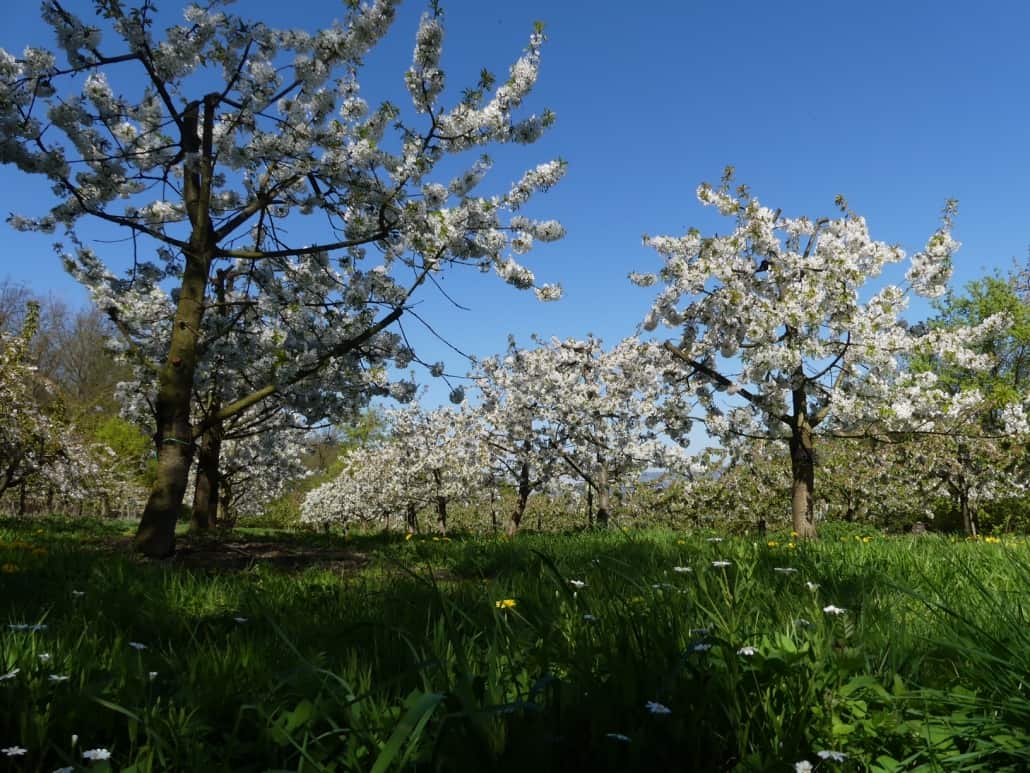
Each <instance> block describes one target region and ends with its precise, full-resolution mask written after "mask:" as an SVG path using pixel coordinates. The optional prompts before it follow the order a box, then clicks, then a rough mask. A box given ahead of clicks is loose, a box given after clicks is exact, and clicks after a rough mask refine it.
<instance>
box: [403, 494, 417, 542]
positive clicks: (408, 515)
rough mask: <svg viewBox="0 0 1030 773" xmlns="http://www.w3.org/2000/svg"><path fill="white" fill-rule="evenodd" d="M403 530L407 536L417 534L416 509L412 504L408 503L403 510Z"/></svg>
mask: <svg viewBox="0 0 1030 773" xmlns="http://www.w3.org/2000/svg"><path fill="white" fill-rule="evenodd" d="M404 529H405V531H407V533H408V534H418V508H417V507H415V503H414V502H408V506H407V507H406V508H405V509H404Z"/></svg>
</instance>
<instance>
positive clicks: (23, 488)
mask: <svg viewBox="0 0 1030 773" xmlns="http://www.w3.org/2000/svg"><path fill="white" fill-rule="evenodd" d="M27 491H28V486H27V485H26V483H25V479H24V478H22V479H21V485H20V486H19V487H18V515H19V516H22V515H25V499H26V494H27Z"/></svg>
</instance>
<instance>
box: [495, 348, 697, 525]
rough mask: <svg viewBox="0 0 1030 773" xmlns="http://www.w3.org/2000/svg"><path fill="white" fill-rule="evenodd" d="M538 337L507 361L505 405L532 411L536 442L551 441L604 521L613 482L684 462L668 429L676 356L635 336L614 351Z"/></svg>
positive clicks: (505, 362)
mask: <svg viewBox="0 0 1030 773" xmlns="http://www.w3.org/2000/svg"><path fill="white" fill-rule="evenodd" d="M537 343H539V344H540V345H539V346H538V347H537V348H535V349H526V350H516V351H515V352H514V354H512V355H511V356H509V357H508V358H505V360H504V361H503V364H504V367H505V368H506V369H507V370H508V373H506V374H505V378H506V381H505V388H506V389H507V390H509V391H513V392H515V393H517V397H516V396H514V395H509V396H508V399H507V400H505V401H503V402H502V406H503V407H504V408H510V409H513V410H514V409H518V410H524V411H527V412H529V413H531V414H532V416H533V421H534V424H535V425H536V426H537V427H538V428H540V429H541V430H542V431H541V433H540V434H539V435H538V437H537V441H536V442H547V443H550V444H551V448H550V449H548V453H549V454H553V455H555V456H556V457H557V458H559V459H560V460H561V461H562V462H563V463H564V465H565V466H566V467H567V468H568V470H569V471H570V472H571V473H572V474H573V475H575V476H576V477H578V478H579V479H580V480H582V481H583V483H584V484H585V485H586V486H587V489H588V493H589V494H590V495H591V496H590V498H591V499H593V496H596V498H597V521H598V523H600V524H602V525H606V524H607V523H608V519H609V516H610V513H611V492H612V488H613V486H615V485H617V484H619V483H632V481H633V479H634V478H636V477H639V475H640V473H642V472H643V471H644V470H646V469H648V468H661V469H668V468H671V467H678V466H680V465H681V464H682V463H683V462H684V459H685V455H684V452H683V450H682V447H681V446H679V445H676V444H674V443H672V442H670V441H669V440H668V437H667V436H666V435H665V434H664V433H665V431H666V430H667V427H666V424H665V420H666V418H667V417H666V415H665V412H664V407H663V403H662V397H663V394H664V390H663V388H662V387H663V385H664V382H665V379H664V377H663V374H665V375H668V376H670V378H671V376H672V375H673V374H672V373H671V371H672V369H673V368H674V361H673V359H672V357H671V356H670V355H669V354H668V352H666V351H665V350H664V349H662V348H661V347H660V346H659V345H657V344H654V343H644V342H641V341H639V340H638V339H636V338H628V339H626V340H624V341H622V342H620V343H619V344H618V345H617V346H615V347H614V348H612V349H610V350H605V349H604V347H603V344H602V342H601V341H600V340H598V339H596V338H593V337H590V338H587V339H585V340H576V339H567V340H564V341H561V340H558V339H557V338H552V339H551V340H550V341H549V342H548V343H543V342H540V341H537ZM488 367H490V366H488ZM495 381H496V379H495ZM494 402H495V403H496V401H494Z"/></svg>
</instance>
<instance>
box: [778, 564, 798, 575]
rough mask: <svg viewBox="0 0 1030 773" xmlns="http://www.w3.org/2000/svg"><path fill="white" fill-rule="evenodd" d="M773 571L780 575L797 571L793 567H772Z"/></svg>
mask: <svg viewBox="0 0 1030 773" xmlns="http://www.w3.org/2000/svg"><path fill="white" fill-rule="evenodd" d="M773 571H774V572H779V573H780V574H794V573H795V572H796V571H797V569H795V568H794V567H793V566H775V567H773Z"/></svg>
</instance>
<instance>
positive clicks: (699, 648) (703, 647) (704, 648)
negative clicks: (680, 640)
mask: <svg viewBox="0 0 1030 773" xmlns="http://www.w3.org/2000/svg"><path fill="white" fill-rule="evenodd" d="M711 648H712V645H711V644H706V643H705V642H698V643H697V644H691V645H690V651H691V652H708V650H710V649H711Z"/></svg>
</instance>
